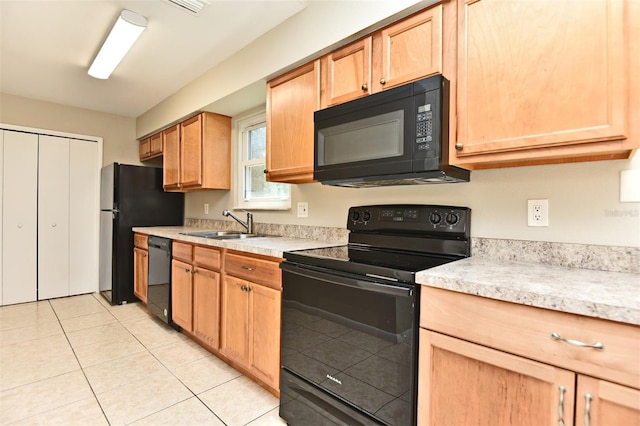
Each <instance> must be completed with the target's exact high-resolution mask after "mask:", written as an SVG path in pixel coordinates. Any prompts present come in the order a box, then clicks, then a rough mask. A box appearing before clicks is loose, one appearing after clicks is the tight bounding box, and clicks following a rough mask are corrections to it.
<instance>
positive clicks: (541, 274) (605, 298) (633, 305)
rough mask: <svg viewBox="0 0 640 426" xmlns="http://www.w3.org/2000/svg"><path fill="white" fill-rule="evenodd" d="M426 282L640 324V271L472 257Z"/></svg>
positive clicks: (174, 231) (275, 251) (162, 232)
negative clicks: (636, 272)
mask: <svg viewBox="0 0 640 426" xmlns="http://www.w3.org/2000/svg"><path fill="white" fill-rule="evenodd" d="M133 231H134V232H139V233H142V234H147V235H156V236H159V237H165V238H171V239H173V240H177V241H185V242H189V243H194V244H201V245H209V246H213V247H222V248H226V249H231V250H238V251H244V252H248V253H253V254H260V255H264V256H271V257H276V258H281V257H282V255H283V253H284V252H285V251H291V250H303V249H311V248H320V247H331V246H336V245H340V244H337V243H335V242H326V241H318V240H310V239H304V238H289V237H260V238H247V239H238V240H215V239H208V238H200V237H192V236H188V235H183V234H182V233H183V232H194V231H206V229H203V228H194V227H184V226H174V227H169V226H160V227H140V228H133ZM416 281H417V282H418V283H419V284H422V285H428V286H430V287H435V288H442V289H446V290H452V291H457V292H461V293H467V294H473V295H477V296H482V297H487V298H491V299H497V300H502V301H505V302H512V303H518V304H522V305H529V306H535V307H539V308H546V309H552V310H556V311H561V312H569V313H573V314H578V315H585V316H590V317H595V318H602V319H607V320H611V321H618V322H623V323H628V324H635V325H640V275H639V274H631V273H622V272H606V271H597V270H591V269H580V268H567V267H561V266H552V265H546V264H542V263H527V262H516V261H506V260H495V259H491V258H486V257H473V256H472V257H470V258H467V259H463V260H458V261H455V262H451V263H448V264H445V265H442V266H438V267H435V268H431V269H427V270H424V271H421V272H418V273H417V274H416Z"/></svg>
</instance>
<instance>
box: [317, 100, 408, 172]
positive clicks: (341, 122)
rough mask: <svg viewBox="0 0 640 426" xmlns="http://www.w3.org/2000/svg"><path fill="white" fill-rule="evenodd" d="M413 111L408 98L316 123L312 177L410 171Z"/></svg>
mask: <svg viewBox="0 0 640 426" xmlns="http://www.w3.org/2000/svg"><path fill="white" fill-rule="evenodd" d="M413 109H414V106H413V98H411V97H409V98H404V99H400V100H396V101H393V102H388V103H384V104H381V105H374V106H372V107H371V108H365V109H360V110H356V111H352V112H346V113H344V114H340V115H338V116H337V117H334V118H331V119H328V120H323V121H320V122H316V140H315V142H316V150H315V165H314V166H315V168H314V172H316V174H317V176H316V178H318V177H320V178H321V179H344V178H350V177H360V176H370V175H383V174H397V173H407V172H410V171H411V168H412V163H411V161H412V157H413V146H412V145H411V144H412V142H413V139H410V138H409V137H408V136H407V135H412V134H415V129H414V128H413V126H412V125H411V123H413V122H415V120H413V118H412V117H411V116H408V114H411V115H413ZM408 118H409V119H408Z"/></svg>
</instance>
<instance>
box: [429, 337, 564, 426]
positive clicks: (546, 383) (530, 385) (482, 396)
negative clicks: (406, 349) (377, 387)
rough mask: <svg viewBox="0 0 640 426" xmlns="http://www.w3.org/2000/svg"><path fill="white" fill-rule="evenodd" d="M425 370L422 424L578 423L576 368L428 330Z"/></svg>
mask: <svg viewBox="0 0 640 426" xmlns="http://www.w3.org/2000/svg"><path fill="white" fill-rule="evenodd" d="M419 371H420V379H419V393H418V394H419V401H420V402H419V408H418V411H419V420H418V423H419V424H421V425H471V424H487V425H509V424H529V425H558V424H559V422H560V420H563V421H564V424H566V425H570V424H573V402H572V401H573V399H574V387H573V384H574V382H575V374H574V373H573V372H571V371H567V370H564V369H561V368H556V367H553V366H550V365H546V364H542V363H538V362H535V361H531V360H528V359H526V358H521V357H517V356H514V355H510V354H507V353H504V352H501V351H497V350H494V349H491V348H486V347H484V346H480V345H476V344H473V343H469V342H466V341H464V340H461V339H455V338H452V337H449V336H445V335H443V334H439V333H434V332H431V331H427V330H425V329H421V330H420V365H419ZM563 407H564V409H563Z"/></svg>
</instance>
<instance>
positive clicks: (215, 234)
mask: <svg viewBox="0 0 640 426" xmlns="http://www.w3.org/2000/svg"><path fill="white" fill-rule="evenodd" d="M181 234H183V235H189V236H191V237H200V238H210V239H213V240H238V239H245V238H261V237H262V238H264V237H275V236H276V235H265V234H245V233H243V232H239V231H198V232H181Z"/></svg>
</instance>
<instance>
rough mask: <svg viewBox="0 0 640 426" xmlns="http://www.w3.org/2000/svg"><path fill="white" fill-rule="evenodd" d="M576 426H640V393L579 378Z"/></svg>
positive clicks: (594, 380) (604, 381) (593, 379)
mask: <svg viewBox="0 0 640 426" xmlns="http://www.w3.org/2000/svg"><path fill="white" fill-rule="evenodd" d="M576 425H591V426H604V425H620V426H622V425H640V390H638V389H633V388H629V387H626V386H620V385H618V384H615V383H611V382H607V381H606V380H600V379H595V378H593V377H588V376H582V375H580V376H578V389H577V392H576Z"/></svg>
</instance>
